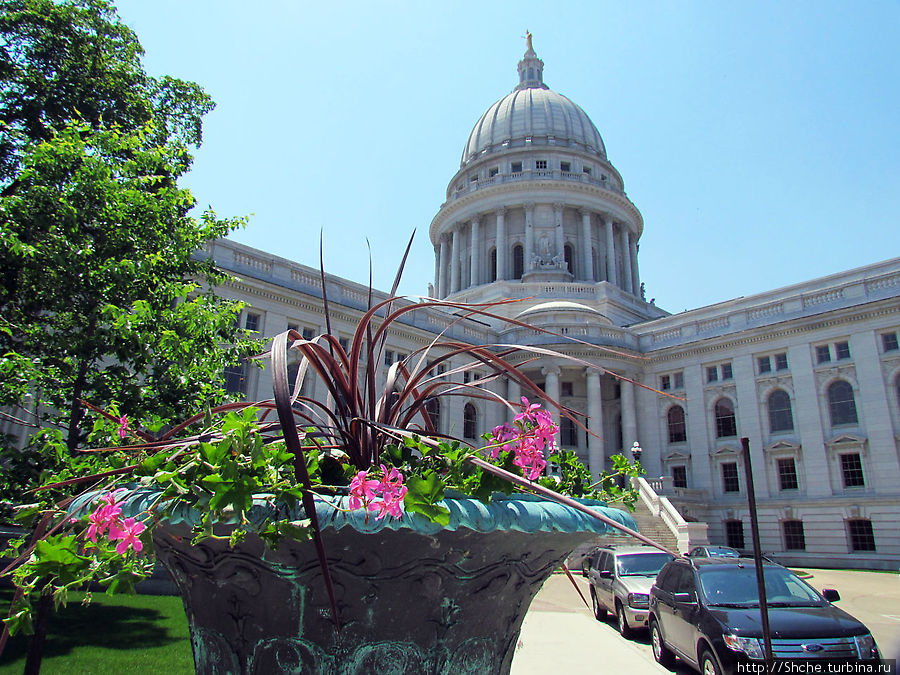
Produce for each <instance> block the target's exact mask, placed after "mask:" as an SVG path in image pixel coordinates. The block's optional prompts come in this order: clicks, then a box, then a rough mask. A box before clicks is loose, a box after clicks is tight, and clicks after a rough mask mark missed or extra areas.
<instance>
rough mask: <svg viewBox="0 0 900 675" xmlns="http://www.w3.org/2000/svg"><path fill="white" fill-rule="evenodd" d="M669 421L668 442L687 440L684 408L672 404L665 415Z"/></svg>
mask: <svg viewBox="0 0 900 675" xmlns="http://www.w3.org/2000/svg"><path fill="white" fill-rule="evenodd" d="M666 417H667V418H668V423H669V443H684V442H685V441H686V440H687V426H686V425H685V419H684V408H682V407H681V406H680V405H673V406H672V407H671V408H669V412H668V414H667V415H666Z"/></svg>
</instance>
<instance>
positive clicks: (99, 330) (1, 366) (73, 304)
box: [0, 0, 241, 452]
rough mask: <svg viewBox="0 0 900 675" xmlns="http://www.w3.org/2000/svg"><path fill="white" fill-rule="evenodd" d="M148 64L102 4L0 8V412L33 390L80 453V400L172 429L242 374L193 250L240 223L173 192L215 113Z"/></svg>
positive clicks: (45, 415) (34, 0)
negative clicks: (227, 372) (235, 372)
mask: <svg viewBox="0 0 900 675" xmlns="http://www.w3.org/2000/svg"><path fill="white" fill-rule="evenodd" d="M142 54H143V49H142V48H141V45H140V43H139V42H138V40H137V37H136V36H135V34H134V33H133V31H131V30H130V29H129V28H128V27H127V26H125V25H123V24H122V23H120V22H119V19H118V17H117V16H116V13H115V9H114V8H113V7H112V5H110V4H109V3H107V2H105V0H64V1H62V2H54V1H52V0H0V190H2V192H0V405H12V404H16V403H20V402H21V400H22V397H23V395H24V394H25V393H26V392H28V393H29V394H30V395H31V396H33V397H34V398H35V399H36V400H37V401H38V402H39V406H38V412H39V416H40V420H39V423H40V426H41V427H43V428H45V429H48V430H50V431H52V432H53V433H54V434H56V436H57V439H58V442H60V443H62V444H63V445H64V446H65V448H66V449H67V450H68V451H69V452H71V451H73V450H75V449H77V448H79V447H80V446H81V445H82V444H83V442H84V441H85V439H86V437H87V435H88V434H89V433H90V432H91V429H92V422H91V421H90V420H88V419H86V418H85V410H84V406H83V405H82V403H81V401H82V400H89V401H93V402H97V403H101V404H105V403H108V402H111V401H115V402H117V405H118V410H119V412H120V413H121V414H126V415H127V416H128V417H129V418H130V419H131V420H132V421H133V423H134V421H140V422H145V423H149V422H151V421H153V422H154V423H155V424H157V425H159V424H163V423H165V422H167V421H170V420H172V419H174V418H180V417H182V416H183V415H184V414H185V412H186V411H188V410H193V409H195V408H196V407H197V406H199V405H202V404H206V403H215V402H219V401H221V400H222V398H223V396H224V392H223V390H222V384H223V383H222V372H223V369H224V365H225V364H226V363H228V362H233V361H234V360H235V359H236V358H237V357H236V354H237V351H238V346H237V343H238V342H239V340H238V338H239V335H238V333H240V331H238V330H237V328H236V326H235V315H236V313H237V311H239V307H237V305H236V304H234V303H229V302H224V301H221V300H219V299H217V298H216V297H215V296H214V295H213V293H212V288H213V287H214V286H215V285H216V284H219V283H221V282H222V281H223V276H222V275H221V274H220V273H219V272H218V271H217V270H215V269H214V268H213V267H212V265H210V264H209V263H208V262H205V261H203V260H202V259H201V258H199V257H198V256H197V252H198V251H201V250H202V249H203V246H204V244H205V243H206V242H207V241H209V240H211V239H215V238H217V237H221V236H224V235H225V234H227V233H228V232H229V231H230V230H231V229H233V228H234V227H236V226H239V225H240V224H241V221H239V220H222V219H218V218H217V217H216V216H215V214H214V213H213V212H211V211H209V212H207V213H205V214H203V215H202V216H200V217H199V218H195V217H192V216H191V215H190V213H189V212H190V211H191V209H192V208H193V206H194V198H193V197H192V196H191V194H190V192H189V191H187V190H186V189H183V188H180V187H179V186H178V184H177V181H178V179H179V178H180V177H181V176H183V175H184V174H185V173H186V172H187V171H188V170H189V168H190V165H191V161H192V156H191V154H190V152H189V151H190V149H191V147H192V146H197V145H199V143H200V140H201V130H202V117H203V115H204V114H205V113H206V112H208V111H209V110H211V109H212V102H211V100H210V99H209V97H208V96H207V95H206V94H205V93H204V92H203V90H202V89H201V88H200V87H199V86H198V85H196V84H194V83H192V82H185V81H182V80H178V79H175V78H170V77H162V78H154V77H150V76H149V75H147V73H146V72H145V71H144V69H143V66H142V64H141V56H142ZM223 345H228V347H226V348H223Z"/></svg>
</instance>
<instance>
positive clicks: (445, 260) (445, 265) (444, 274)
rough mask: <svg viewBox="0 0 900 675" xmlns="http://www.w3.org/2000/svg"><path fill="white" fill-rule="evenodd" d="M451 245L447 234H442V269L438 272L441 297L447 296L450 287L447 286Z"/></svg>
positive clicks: (439, 295) (439, 294)
mask: <svg viewBox="0 0 900 675" xmlns="http://www.w3.org/2000/svg"><path fill="white" fill-rule="evenodd" d="M449 248H450V247H449V245H448V243H447V235H445V234H442V235H441V254H440V255H441V262H440V271H439V272H438V292H437V296H438V297H439V298H446V297H447V293H448V292H449V289H448V288H447V284H448V283H449V279H448V277H449V276H450V250H449Z"/></svg>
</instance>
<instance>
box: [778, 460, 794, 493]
mask: <svg viewBox="0 0 900 675" xmlns="http://www.w3.org/2000/svg"><path fill="white" fill-rule="evenodd" d="M776 465H777V466H778V487H779V488H780V489H782V490H796V489H797V488H798V487H799V484H798V483H797V465H796V464H795V463H794V458H793V457H783V458H781V459H779V460H778V461H777V462H776Z"/></svg>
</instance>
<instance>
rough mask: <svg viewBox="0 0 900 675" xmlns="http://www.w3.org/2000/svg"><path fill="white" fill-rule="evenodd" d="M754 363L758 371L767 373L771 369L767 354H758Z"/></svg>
mask: <svg viewBox="0 0 900 675" xmlns="http://www.w3.org/2000/svg"><path fill="white" fill-rule="evenodd" d="M756 365H757V368H758V370H759V372H760V373H768V372H771V370H772V362H771V360H770V359H769V357H768V356H760V357H759V358H758V359H756Z"/></svg>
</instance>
